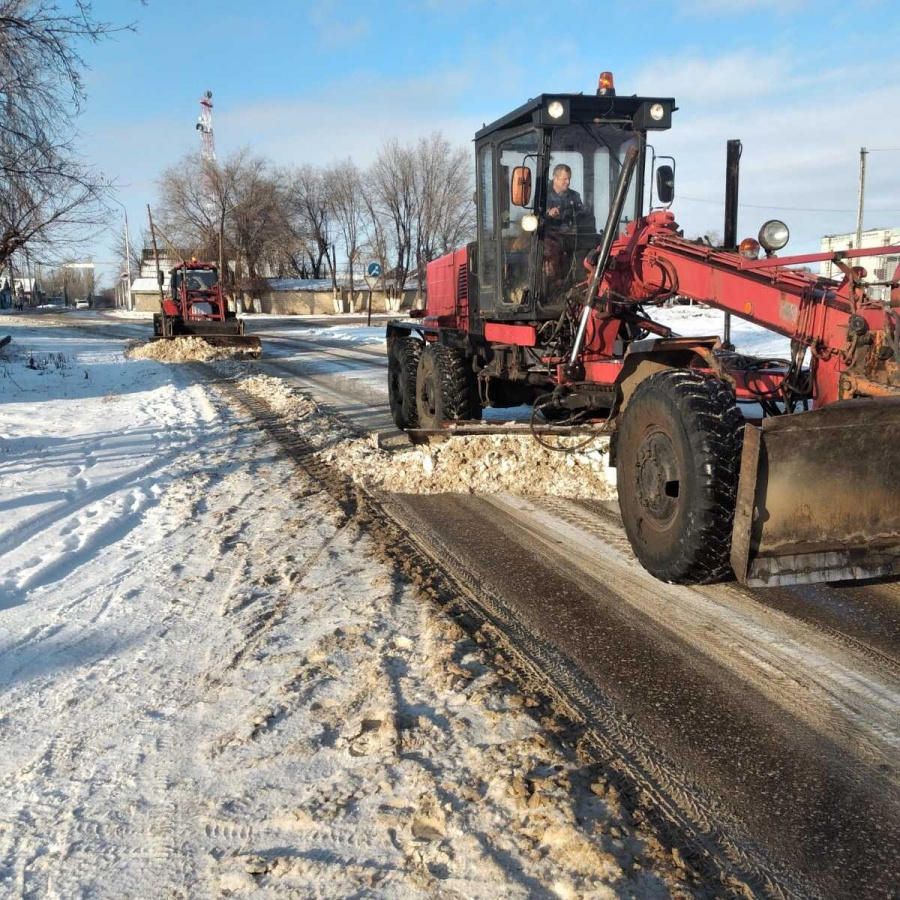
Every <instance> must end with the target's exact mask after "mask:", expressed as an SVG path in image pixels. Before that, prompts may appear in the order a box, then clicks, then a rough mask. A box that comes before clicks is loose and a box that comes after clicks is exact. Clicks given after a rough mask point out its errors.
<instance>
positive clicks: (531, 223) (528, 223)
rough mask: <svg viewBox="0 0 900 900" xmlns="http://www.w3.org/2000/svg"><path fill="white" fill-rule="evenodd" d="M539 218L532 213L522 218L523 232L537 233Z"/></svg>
mask: <svg viewBox="0 0 900 900" xmlns="http://www.w3.org/2000/svg"><path fill="white" fill-rule="evenodd" d="M537 227H538V217H537V216H536V215H534V214H532V213H528V215H527V216H522V231H537Z"/></svg>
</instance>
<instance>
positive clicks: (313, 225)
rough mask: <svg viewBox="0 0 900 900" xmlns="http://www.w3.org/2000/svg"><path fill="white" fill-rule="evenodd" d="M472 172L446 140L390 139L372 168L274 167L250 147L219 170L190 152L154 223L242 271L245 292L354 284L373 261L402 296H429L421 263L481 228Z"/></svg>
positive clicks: (167, 175) (343, 164) (171, 179)
mask: <svg viewBox="0 0 900 900" xmlns="http://www.w3.org/2000/svg"><path fill="white" fill-rule="evenodd" d="M473 177H474V173H473V167H472V163H471V160H470V158H469V154H468V153H467V152H466V150H465V149H463V148H456V147H453V146H452V145H451V144H450V143H449V142H448V141H447V140H446V138H445V137H444V136H443V135H441V134H440V133H435V134H432V135H431V136H430V137H428V138H423V139H421V140H419V141H418V142H416V143H410V144H406V145H404V144H401V143H399V142H398V141H388V142H386V143H385V144H384V145H383V146H382V147H381V148H380V150H379V152H378V155H377V157H376V159H375V162H374V163H373V164H372V165H371V166H370V167H369V168H368V169H360V168H359V167H358V166H357V165H356V164H355V163H354V162H353V160H352V159H345V160H341V161H338V162H335V163H333V164H332V165H330V166H325V167H314V166H311V165H302V166H298V167H293V168H279V167H276V166H275V165H274V164H273V163H272V162H270V161H269V160H267V159H265V158H264V157H260V156H256V155H254V154H252V153H251V152H250V151H249V150H246V149H245V150H240V151H238V152H236V153H234V154H232V155H231V156H229V157H228V158H227V159H225V160H223V161H221V162H211V161H208V160H203V159H202V158H201V157H200V156H199V155H189V156H186V157H185V158H184V159H182V160H181V161H180V162H179V163H178V164H177V165H175V166H173V167H171V168H169V169H167V170H166V171H165V172H163V174H162V177H161V179H160V200H159V206H158V211H157V212H156V214H155V217H157V218H158V220H159V226H160V231H162V232H163V233H164V234H165V235H166V237H167V239H168V241H169V242H170V243H171V244H172V245H174V246H175V247H179V248H181V249H183V250H189V251H191V252H192V253H193V254H194V255H197V256H198V257H203V258H207V259H218V260H219V266H220V271H223V272H224V271H226V268H225V261H226V260H233V261H234V263H235V266H236V269H235V273H234V274H235V281H236V286H237V288H238V289H239V290H241V291H243V292H245V294H247V293H253V292H254V291H257V290H259V289H260V288H261V287H262V283H261V279H262V278H263V277H266V276H271V277H304V278H305V277H312V278H330V279H331V281H332V284H333V286H335V287H336V286H337V274H338V271H339V269H343V268H346V270H347V272H348V274H349V276H350V282H351V284H353V283H354V279H358V277H359V276H360V275H361V274H362V272H361V267H362V263H363V261H364V260H366V259H370V258H371V259H376V260H378V261H379V262H380V264H381V267H382V271H383V272H390V274H391V278H390V283H391V285H392V286H393V287H394V288H395V289H396V290H403V289H404V288H405V287H406V286H407V285H408V283H409V281H410V278H411V277H415V278H416V279H417V286H418V288H419V290H422V288H423V279H424V268H425V264H426V263H427V262H428V261H430V260H432V259H434V258H435V257H437V256H439V255H441V254H442V253H446V252H447V251H449V250H451V249H453V248H455V247H457V246H459V245H460V244H462V243H464V242H465V241H466V240H468V239H469V238H470V236H471V234H472V233H473V231H474V203H473V190H474V185H473Z"/></svg>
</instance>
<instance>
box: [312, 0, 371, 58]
mask: <svg viewBox="0 0 900 900" xmlns="http://www.w3.org/2000/svg"><path fill="white" fill-rule="evenodd" d="M341 6H342V4H341V3H339V2H337V0H319V2H318V3H317V4H316V6H315V8H314V9H311V10H310V11H309V20H310V22H311V23H312V25H313V27H314V28H315V29H316V34H317V36H318V39H319V40H320V41H321V42H322V44H323V45H324V46H325V47H327V48H329V49H335V48H338V47H346V46H350V45H351V44H357V43H359V42H360V41H361V40H362V39H363V38H364V37H365V36H366V34H368V32H369V23H368V21H366V20H365V19H363V18H353V19H350V18H348V17H347V15H346V13H345V11H344V10H343V9H342V8H341Z"/></svg>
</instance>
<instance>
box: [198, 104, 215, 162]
mask: <svg viewBox="0 0 900 900" xmlns="http://www.w3.org/2000/svg"><path fill="white" fill-rule="evenodd" d="M212 108H213V102H212V91H207V92H206V93H205V94H204V95H203V96H202V97H201V98H200V117H199V118H198V119H197V131H199V132H200V156H201V158H202V159H204V160H207V161H209V162H215V161H216V138H215V135H214V134H213V126H212Z"/></svg>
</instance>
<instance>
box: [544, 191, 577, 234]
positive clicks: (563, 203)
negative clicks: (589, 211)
mask: <svg viewBox="0 0 900 900" xmlns="http://www.w3.org/2000/svg"><path fill="white" fill-rule="evenodd" d="M557 206H558V207H559V218H558V219H556V220H555V221H556V222H557V223H558V224H562V223H563V222H568V223H571V222H572V220H573V219H574V218H575V216H577V215H578V214H579V213H580V212H582V211H583V210H584V204H583V203H582V202H581V194H579V193H578V191H573V190H572V188H566V189H565V190H564V191H563V192H562V193H561V194H557V193H556V191H555V190H554V189H553V185H552V184H551V186H550V189H549V190H548V192H547V212H550V210H551V209H554V208H555V207H557ZM548 221H550V222H553V221H554V219H552V218H551V219H549V220H548Z"/></svg>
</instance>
